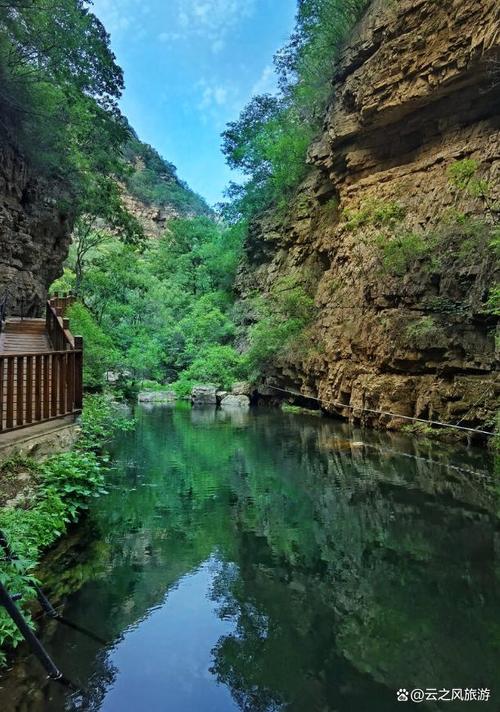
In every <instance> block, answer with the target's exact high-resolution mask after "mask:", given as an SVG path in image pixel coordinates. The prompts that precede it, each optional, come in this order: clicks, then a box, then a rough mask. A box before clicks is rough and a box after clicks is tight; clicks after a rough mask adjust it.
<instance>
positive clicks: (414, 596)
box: [0, 406, 500, 712]
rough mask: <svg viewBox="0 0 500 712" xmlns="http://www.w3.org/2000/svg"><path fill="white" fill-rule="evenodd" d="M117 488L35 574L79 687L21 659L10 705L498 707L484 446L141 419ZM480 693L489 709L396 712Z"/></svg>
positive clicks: (143, 414)
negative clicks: (59, 616)
mask: <svg viewBox="0 0 500 712" xmlns="http://www.w3.org/2000/svg"><path fill="white" fill-rule="evenodd" d="M137 418H138V423H137V428H136V429H135V431H134V432H132V433H127V434H123V435H122V436H121V437H120V438H119V440H118V441H117V443H116V444H115V446H114V456H115V458H116V462H117V466H116V468H115V470H114V472H113V474H112V477H111V480H110V487H109V495H108V496H106V497H103V498H101V499H100V500H96V502H95V504H93V505H92V509H91V511H90V513H89V516H88V517H87V518H86V520H85V521H83V522H82V523H81V524H80V525H78V526H77V527H75V529H74V531H73V532H71V533H70V535H69V536H68V537H66V538H65V540H64V541H63V542H62V543H61V544H60V545H59V546H58V547H57V548H56V549H55V550H54V551H53V552H51V553H50V555H49V557H48V559H47V561H46V563H45V565H44V570H43V571H42V572H41V574H40V575H41V578H42V579H43V580H44V582H45V585H46V588H47V589H48V590H49V591H50V592H51V595H52V597H53V598H54V600H55V601H56V602H57V603H58V604H59V605H60V606H61V610H62V611H63V613H64V615H65V616H66V618H67V619H69V620H71V621H72V622H73V623H75V624H76V625H78V626H80V627H84V628H86V629H88V630H89V633H87V634H85V633H82V632H79V631H77V630H74V629H71V628H68V627H66V626H63V625H61V624H59V623H55V622H43V623H42V627H41V636H42V639H43V641H44V643H45V645H46V646H47V648H48V649H49V651H50V653H51V654H52V655H53V656H54V658H55V659H56V661H57V662H58V664H59V665H60V667H61V668H62V669H63V670H64V672H65V674H66V675H67V676H68V677H70V678H71V679H72V680H73V681H74V682H75V683H76V684H77V685H78V686H79V687H80V691H79V692H72V691H68V690H65V689H63V688H62V687H59V686H58V685H56V684H54V683H49V682H47V681H46V680H45V679H44V675H43V673H42V672H41V671H40V668H39V665H38V663H37V661H35V660H34V659H33V658H32V657H31V656H29V655H28V654H27V653H26V652H25V651H21V653H20V654H19V656H18V659H17V660H16V662H15V664H14V667H13V669H12V670H11V671H10V672H9V673H8V674H6V675H4V677H3V678H2V679H1V680H0V682H1V684H2V688H3V689H2V690H0V710H1V712H11V711H12V712H62V711H63V710H71V711H73V710H88V711H90V710H91V711H93V712H94V711H96V712H97V711H98V710H100V711H103V712H230V711H232V710H248V711H254V710H255V711H257V712H268V711H269V712H271V711H275V710H276V711H277V710H293V711H294V712H295V711H297V712H330V711H331V712H379V711H380V712H391V711H392V710H399V711H400V712H401V710H402V709H403V710H404V709H408V708H411V709H414V708H419V709H421V710H440V709H443V710H486V709H495V710H498V709H499V703H500V688H499V685H498V683H499V670H500V615H499V612H500V586H499V579H500V577H499V571H500V569H499V549H500V547H499V528H498V519H497V513H498V498H497V496H496V494H495V491H494V484H493V480H492V466H491V463H490V462H489V461H488V459H487V457H486V455H485V452H483V451H481V450H476V451H466V450H462V449H461V448H459V447H456V446H442V445H441V446H437V445H430V444H428V443H426V442H423V441H414V440H413V441H412V440H410V439H407V438H405V437H403V436H400V435H399V436H390V435H387V434H376V433H369V432H361V431H354V432H353V431H352V430H350V429H349V428H348V427H347V426H345V425H341V424H338V423H335V422H333V421H329V420H326V419H321V418H319V417H315V416H303V415H291V414H289V415H287V414H282V413H280V412H279V411H266V410H259V411H256V412H251V413H250V414H245V413H239V412H236V413H232V414H224V413H222V412H217V413H216V412H215V411H211V410H208V411H205V410H191V409H189V408H187V407H183V406H177V407H175V408H169V407H164V408H161V407H160V408H153V409H151V410H146V409H139V410H138V411H137ZM416 687H419V688H427V687H428V688H450V689H451V688H490V689H491V691H492V693H491V694H492V700H491V701H490V702H476V703H475V702H470V703H467V704H466V703H451V702H447V703H446V702H442V703H438V702H427V703H422V704H419V705H416V704H413V703H411V702H407V703H401V702H397V700H396V691H397V690H398V689H399V688H407V689H408V690H411V689H412V688H416Z"/></svg>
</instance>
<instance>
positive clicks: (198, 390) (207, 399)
mask: <svg viewBox="0 0 500 712" xmlns="http://www.w3.org/2000/svg"><path fill="white" fill-rule="evenodd" d="M191 403H192V404H193V405H217V388H216V387H215V386H211V385H208V384H207V385H201V386H194V388H193V390H192V391H191Z"/></svg>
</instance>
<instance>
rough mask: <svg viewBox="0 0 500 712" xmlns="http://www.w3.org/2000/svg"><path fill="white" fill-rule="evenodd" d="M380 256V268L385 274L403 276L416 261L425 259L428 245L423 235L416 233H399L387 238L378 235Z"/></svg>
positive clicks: (428, 248)
mask: <svg viewBox="0 0 500 712" xmlns="http://www.w3.org/2000/svg"><path fill="white" fill-rule="evenodd" d="M376 243H377V244H378V246H379V248H380V251H381V255H382V266H383V270H384V271H385V272H388V273H390V274H395V275H398V276H403V275H404V274H406V272H407V271H408V270H409V268H410V267H411V266H412V265H414V264H415V263H416V262H417V261H418V260H420V259H422V258H423V257H427V256H428V254H429V252H430V244H429V242H428V241H427V240H426V239H425V237H424V235H422V234H420V233H416V232H401V233H400V234H398V235H396V236H394V237H392V238H389V239H388V238H387V235H378V236H377V238H376Z"/></svg>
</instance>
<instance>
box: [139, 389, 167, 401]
mask: <svg viewBox="0 0 500 712" xmlns="http://www.w3.org/2000/svg"><path fill="white" fill-rule="evenodd" d="M175 399H176V395H175V393H174V392H173V391H141V393H139V394H138V396H137V400H138V401H139V403H172V402H173V401H174V400H175Z"/></svg>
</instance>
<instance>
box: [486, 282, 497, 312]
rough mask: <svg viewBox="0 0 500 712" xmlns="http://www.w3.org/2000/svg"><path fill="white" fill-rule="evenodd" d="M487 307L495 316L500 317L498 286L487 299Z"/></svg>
mask: <svg viewBox="0 0 500 712" xmlns="http://www.w3.org/2000/svg"><path fill="white" fill-rule="evenodd" d="M488 307H489V309H490V310H491V313H492V314H494V315H495V316H500V286H496V287H493V288H492V290H491V291H490V295H489V299H488Z"/></svg>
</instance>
